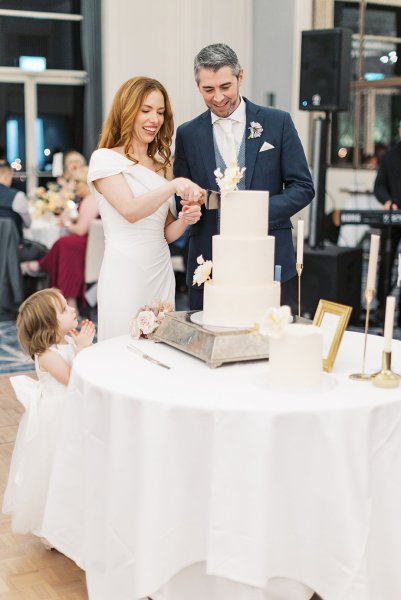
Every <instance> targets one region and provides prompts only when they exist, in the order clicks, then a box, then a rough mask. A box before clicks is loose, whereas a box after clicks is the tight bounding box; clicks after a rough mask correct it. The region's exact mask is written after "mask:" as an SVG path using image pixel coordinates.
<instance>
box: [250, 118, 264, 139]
mask: <svg viewBox="0 0 401 600" xmlns="http://www.w3.org/2000/svg"><path fill="white" fill-rule="evenodd" d="M248 129H249V135H248V140H253V138H258V137H260V136H261V135H262V133H263V127H262V125H261V124H260V123H257V122H256V121H251V125H250V127H248Z"/></svg>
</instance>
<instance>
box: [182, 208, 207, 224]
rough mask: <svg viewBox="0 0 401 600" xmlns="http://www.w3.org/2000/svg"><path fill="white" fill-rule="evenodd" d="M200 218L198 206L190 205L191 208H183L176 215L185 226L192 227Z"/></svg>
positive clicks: (200, 213)
mask: <svg viewBox="0 0 401 600" xmlns="http://www.w3.org/2000/svg"><path fill="white" fill-rule="evenodd" d="M201 216H202V212H201V209H200V206H199V204H192V205H191V206H183V208H182V211H181V212H180V213H178V218H179V219H181V221H183V222H184V223H186V224H187V225H194V224H195V223H197V222H198V221H199V219H200V218H201Z"/></svg>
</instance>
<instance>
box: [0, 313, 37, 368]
mask: <svg viewBox="0 0 401 600" xmlns="http://www.w3.org/2000/svg"><path fill="white" fill-rule="evenodd" d="M34 369H35V367H34V364H33V361H32V360H31V359H30V358H29V356H26V355H25V354H24V353H23V352H22V351H21V349H20V347H19V344H18V340H17V331H16V327H15V321H2V322H0V374H4V373H22V372H24V371H33V370H34Z"/></svg>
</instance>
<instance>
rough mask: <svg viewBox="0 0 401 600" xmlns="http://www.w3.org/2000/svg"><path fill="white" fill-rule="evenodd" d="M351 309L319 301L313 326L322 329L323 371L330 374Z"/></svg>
mask: <svg viewBox="0 0 401 600" xmlns="http://www.w3.org/2000/svg"><path fill="white" fill-rule="evenodd" d="M351 313H352V307H351V306H346V305H345V304H337V303H336V302H331V301H329V300H319V304H318V307H317V309H316V312H315V316H314V317H313V325H317V327H321V328H322V329H323V370H324V371H327V373H330V371H331V370H332V369H333V366H334V362H335V360H336V356H337V352H338V349H339V347H340V344H341V340H342V337H343V335H344V331H345V330H346V328H347V325H348V323H349V319H350V316H351Z"/></svg>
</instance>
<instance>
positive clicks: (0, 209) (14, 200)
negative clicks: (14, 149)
mask: <svg viewBox="0 0 401 600" xmlns="http://www.w3.org/2000/svg"><path fill="white" fill-rule="evenodd" d="M12 181H13V170H12V167H11V165H10V163H8V162H7V161H6V160H0V218H2V219H11V220H12V221H13V222H14V223H15V226H16V228H17V231H18V236H19V247H18V255H19V260H20V261H21V262H22V261H26V260H37V259H39V258H42V256H44V255H45V254H46V252H47V248H46V246H43V245H42V244H39V243H38V242H32V241H30V240H25V239H24V237H23V227H26V228H28V227H30V225H31V221H32V219H31V215H30V213H29V209H28V200H27V197H26V196H25V194H24V192H21V191H20V190H17V189H15V188H13V187H11V184H12Z"/></svg>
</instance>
